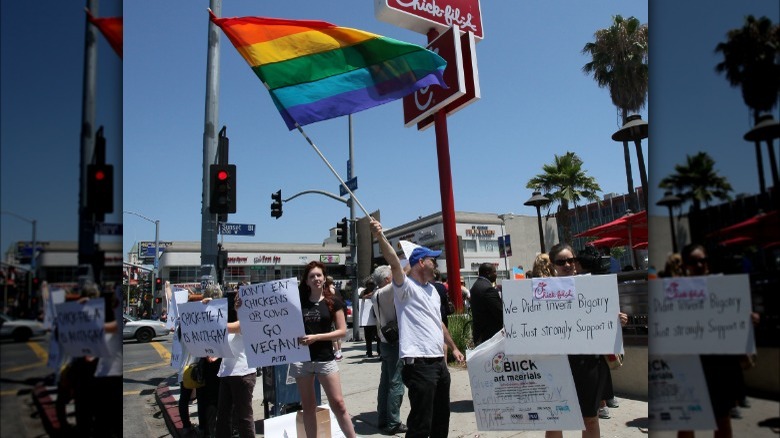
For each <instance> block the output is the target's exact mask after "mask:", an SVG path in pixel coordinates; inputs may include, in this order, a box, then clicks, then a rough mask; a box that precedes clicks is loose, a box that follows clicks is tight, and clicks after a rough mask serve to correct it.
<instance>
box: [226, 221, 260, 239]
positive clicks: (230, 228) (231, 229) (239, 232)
mask: <svg viewBox="0 0 780 438" xmlns="http://www.w3.org/2000/svg"><path fill="white" fill-rule="evenodd" d="M219 234H222V235H231V236H254V235H255V224H223V223H221V224H219Z"/></svg>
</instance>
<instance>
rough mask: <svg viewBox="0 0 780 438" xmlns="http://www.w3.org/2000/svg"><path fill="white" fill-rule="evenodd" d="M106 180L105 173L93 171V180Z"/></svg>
mask: <svg viewBox="0 0 780 438" xmlns="http://www.w3.org/2000/svg"><path fill="white" fill-rule="evenodd" d="M105 178H106V173H105V172H103V171H102V170H97V171H95V180H97V181H103V180H104V179H105Z"/></svg>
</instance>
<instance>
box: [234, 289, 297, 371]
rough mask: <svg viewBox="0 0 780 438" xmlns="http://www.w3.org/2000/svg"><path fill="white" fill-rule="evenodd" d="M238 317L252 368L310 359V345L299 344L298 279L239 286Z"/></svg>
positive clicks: (248, 360)
mask: <svg viewBox="0 0 780 438" xmlns="http://www.w3.org/2000/svg"><path fill="white" fill-rule="evenodd" d="M236 298H237V300H239V299H240V300H241V305H240V306H239V307H238V309H237V312H238V320H239V321H240V322H241V335H242V336H241V337H242V338H243V341H244V349H245V350H246V359H247V362H248V363H249V366H250V367H251V368H256V367H265V366H269V365H283V364H286V363H293V362H303V361H309V360H311V356H310V355H309V347H307V346H302V345H299V344H298V338H299V337H301V336H304V335H305V334H306V330H305V329H304V327H303V313H302V312H301V298H300V296H299V295H298V280H297V279H295V278H288V279H285V280H275V281H270V282H268V283H258V284H250V285H246V286H241V287H240V288H239V289H238V296H237V297H236Z"/></svg>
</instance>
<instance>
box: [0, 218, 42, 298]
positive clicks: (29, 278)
mask: <svg viewBox="0 0 780 438" xmlns="http://www.w3.org/2000/svg"><path fill="white" fill-rule="evenodd" d="M0 214H7V215H9V216H13V217H15V218H17V219H21V220H23V221H25V222H28V223H30V224H32V250H31V251H30V272H31V275H28V276H27V308H28V309H29V308H30V305H31V303H32V292H33V290H32V281H33V277H35V250H36V247H37V246H38V242H37V240H36V238H35V236H36V234H35V229H36V225H37V224H38V221H36V220H35V219H27V218H26V217H24V216H21V215H18V214H16V213H14V212H11V211H0ZM4 300H5V301H4V302H3V307H4V308H5V306H7V305H8V290H7V289H6V294H5V297H4Z"/></svg>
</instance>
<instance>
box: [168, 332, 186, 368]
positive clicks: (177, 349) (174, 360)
mask: <svg viewBox="0 0 780 438" xmlns="http://www.w3.org/2000/svg"><path fill="white" fill-rule="evenodd" d="M183 356H184V352H183V351H182V348H181V342H179V337H178V336H176V334H175V333H174V335H173V343H172V344H171V368H175V369H179V368H181V361H182V359H184V357H183Z"/></svg>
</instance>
